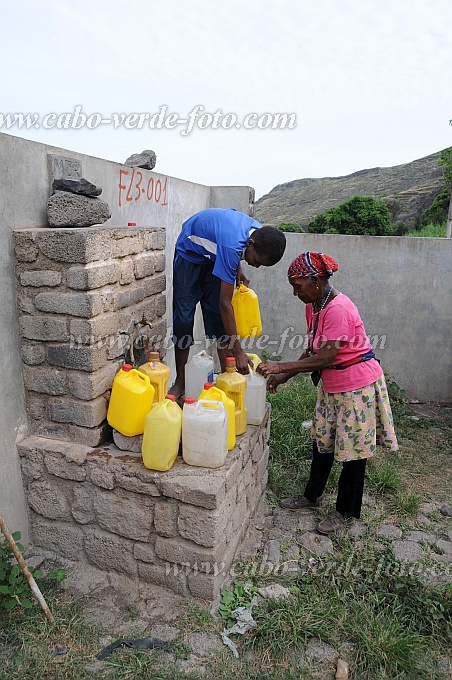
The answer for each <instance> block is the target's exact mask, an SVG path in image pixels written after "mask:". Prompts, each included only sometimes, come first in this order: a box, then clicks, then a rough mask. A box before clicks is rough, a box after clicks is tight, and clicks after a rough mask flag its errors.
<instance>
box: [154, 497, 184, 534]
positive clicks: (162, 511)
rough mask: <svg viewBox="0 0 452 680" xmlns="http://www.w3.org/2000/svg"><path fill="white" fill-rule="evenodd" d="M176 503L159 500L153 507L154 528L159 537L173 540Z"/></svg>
mask: <svg viewBox="0 0 452 680" xmlns="http://www.w3.org/2000/svg"><path fill="white" fill-rule="evenodd" d="M177 511H178V503H176V502H174V501H167V500H164V499H162V500H159V501H157V502H156V504H155V507H154V526H155V530H156V532H157V533H158V534H159V535H160V536H165V537H166V538H174V537H175V536H177V534H178V530H177Z"/></svg>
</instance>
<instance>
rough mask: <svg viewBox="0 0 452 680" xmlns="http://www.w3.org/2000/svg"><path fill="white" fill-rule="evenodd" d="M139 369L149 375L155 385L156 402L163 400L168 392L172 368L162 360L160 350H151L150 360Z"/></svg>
mask: <svg viewBox="0 0 452 680" xmlns="http://www.w3.org/2000/svg"><path fill="white" fill-rule="evenodd" d="M138 370H139V371H140V372H141V373H144V374H145V375H147V376H148V377H149V380H150V382H151V385H152V386H153V387H154V390H155V391H154V403H157V402H160V401H163V400H164V399H165V396H166V394H167V392H168V380H169V377H170V373H171V371H170V369H169V367H168V366H166V365H165V364H162V362H161V361H160V355H159V353H158V352H150V354H149V361H147V362H146V363H145V364H143V365H142V366H140V367H139V368H138Z"/></svg>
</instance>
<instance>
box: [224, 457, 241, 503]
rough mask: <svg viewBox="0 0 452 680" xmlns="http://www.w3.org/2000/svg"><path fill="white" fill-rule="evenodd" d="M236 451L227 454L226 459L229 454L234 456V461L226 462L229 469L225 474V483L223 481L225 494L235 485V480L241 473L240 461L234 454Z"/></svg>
mask: <svg viewBox="0 0 452 680" xmlns="http://www.w3.org/2000/svg"><path fill="white" fill-rule="evenodd" d="M235 451H236V449H234V450H233V451H231V452H230V453H229V454H228V458H230V457H231V454H232V455H234V459H233V460H231V461H228V460H227V461H226V465H227V466H229V469H228V470H227V472H226V481H225V489H226V493H227V492H228V491H229V490H230V489H231V488H232V487H233V486H235V485H236V483H237V480H238V478H239V475H240V474H241V472H242V461H241V459H240V458H238V457H237V454H236V453H235Z"/></svg>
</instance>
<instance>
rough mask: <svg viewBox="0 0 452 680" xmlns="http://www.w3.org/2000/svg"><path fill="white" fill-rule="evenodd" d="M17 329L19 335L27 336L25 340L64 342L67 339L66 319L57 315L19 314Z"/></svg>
mask: <svg viewBox="0 0 452 680" xmlns="http://www.w3.org/2000/svg"><path fill="white" fill-rule="evenodd" d="M19 330H20V334H21V336H22V337H23V338H27V340H41V341H44V342H50V341H54V342H58V341H60V342H66V341H67V340H69V333H68V324H67V321H66V319H62V318H59V317H53V316H31V315H25V316H20V317H19ZM43 351H44V350H43Z"/></svg>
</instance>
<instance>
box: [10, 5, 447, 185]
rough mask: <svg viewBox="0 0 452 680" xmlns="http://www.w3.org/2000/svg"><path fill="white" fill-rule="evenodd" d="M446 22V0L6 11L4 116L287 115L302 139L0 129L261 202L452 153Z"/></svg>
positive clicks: (282, 133)
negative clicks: (251, 192)
mask: <svg viewBox="0 0 452 680" xmlns="http://www.w3.org/2000/svg"><path fill="white" fill-rule="evenodd" d="M451 26H452V3H451V2H450V0H410V2H408V1H407V0H403V1H400V0H399V1H397V0H364V1H363V0H315V2H313V1H312V0H278V2H276V1H274V2H270V1H268V0H259V1H258V0H247V1H246V2H241V1H239V0H229V1H228V2H227V3H221V4H220V3H214V2H207V0H184V1H182V0H165V1H164V2H163V1H160V2H155V1H154V0H134V2H124V1H123V2H119V1H118V0H108V1H107V0H89V1H87V0H78V1H77V2H74V1H73V0H72V1H71V2H69V1H68V0H42V1H41V2H35V1H33V2H31V1H29V0H25V1H24V0H22V1H20V0H19V1H18V2H16V3H8V4H7V3H4V4H3V6H2V20H1V26H0V38H1V48H0V49H1V50H2V53H3V55H2V79H1V99H0V102H1V105H0V113H3V114H6V113H17V112H22V113H24V114H25V113H37V114H39V116H40V121H41V118H42V117H43V116H45V115H46V114H49V113H55V114H57V115H60V114H62V113H66V112H68V113H71V112H72V113H73V112H74V109H75V107H76V106H81V107H82V108H81V110H82V112H84V113H85V114H86V115H87V116H89V115H91V114H93V113H99V114H100V115H101V117H102V118H103V119H105V120H108V119H110V118H111V116H112V114H113V113H117V114H121V113H125V114H130V113H149V114H150V115H152V114H154V113H158V112H159V110H160V108H161V107H162V106H167V109H166V113H167V114H169V113H175V114H178V115H179V118H181V119H186V118H187V117H188V115H189V113H190V112H191V111H193V109H194V108H195V107H196V106H198V105H199V106H202V107H203V109H202V110H199V113H200V114H202V113H206V112H207V113H211V114H215V113H216V112H218V111H221V116H224V115H226V114H229V113H234V114H235V115H236V116H237V121H238V122H239V123H240V122H242V121H243V119H244V118H245V116H246V115H247V114H249V113H256V114H257V115H258V117H259V116H261V115H262V114H264V113H272V114H274V113H288V114H295V118H296V127H294V128H293V129H288V128H286V129H283V130H278V129H272V128H271V127H269V128H266V129H259V128H258V127H257V126H256V127H254V128H253V129H244V128H243V126H242V127H241V128H240V129H239V128H237V127H236V126H235V125H234V126H233V127H231V128H229V129H224V128H221V127H220V128H218V129H209V128H205V129H199V128H197V127H196V126H195V127H194V129H193V131H192V132H190V134H185V135H183V134H181V132H182V131H183V130H184V129H186V126H184V125H181V124H180V125H177V126H176V127H175V128H173V129H165V128H163V129H153V130H152V129H149V123H148V122H145V123H144V124H143V126H142V129H128V130H127V129H124V127H118V128H117V129H114V127H113V124H100V125H98V126H97V127H96V128H94V129H86V128H81V129H76V130H74V129H57V128H56V127H53V128H51V129H42V127H40V128H39V129H36V128H32V129H29V130H25V129H22V130H18V129H17V128H11V129H9V130H6V128H5V127H3V128H1V130H0V131H2V132H7V133H8V134H14V135H18V136H21V137H26V138H28V139H33V140H36V141H39V142H45V143H48V144H52V145H54V146H61V147H63V148H66V149H72V150H74V151H79V152H82V153H86V154H90V155H93V156H99V157H101V158H108V159H111V160H115V161H119V162H123V161H124V160H125V159H126V158H127V156H129V155H130V154H131V153H134V152H140V151H142V150H143V149H153V150H154V151H155V152H156V154H157V165H156V168H155V169H156V171H159V172H161V173H164V174H168V175H172V176H175V177H180V178H182V179H186V180H190V181H194V182H200V183H202V184H211V185H237V184H239V185H241V184H244V185H250V186H254V187H255V189H256V198H258V197H259V196H261V195H263V194H265V193H267V192H268V191H270V189H272V188H273V187H274V186H275V185H277V184H281V183H283V182H288V181H290V180H293V179H299V178H302V177H325V176H338V175H345V174H348V173H350V172H354V171H356V170H361V169H363V168H370V167H375V166H390V165H397V164H399V163H406V162H408V161H411V160H414V159H416V158H421V157H422V156H426V155H428V154H431V153H433V152H435V151H439V150H440V149H443V148H445V147H447V146H451V145H452V127H451V126H450V125H449V119H451V118H452V77H451V74H452V50H451V48H450V27H451ZM49 120H50V121H54V120H55V119H49ZM93 120H94V119H93ZM205 120H207V119H205ZM221 120H222V119H221ZM228 120H230V119H228ZM252 120H253V121H255V120H256V119H252ZM265 120H266V119H264V121H265ZM88 179H89V178H88Z"/></svg>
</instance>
